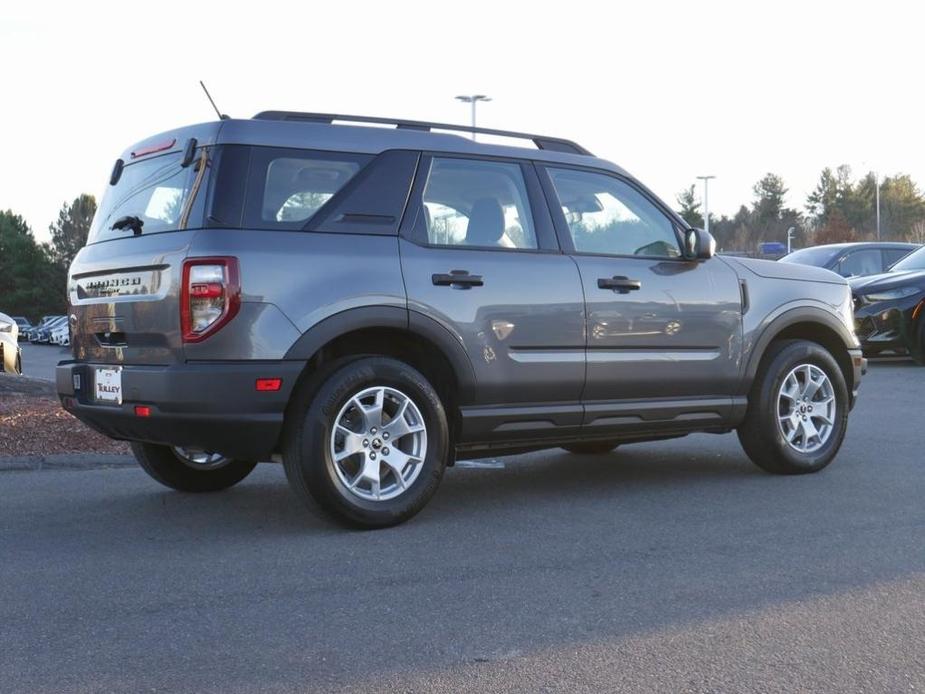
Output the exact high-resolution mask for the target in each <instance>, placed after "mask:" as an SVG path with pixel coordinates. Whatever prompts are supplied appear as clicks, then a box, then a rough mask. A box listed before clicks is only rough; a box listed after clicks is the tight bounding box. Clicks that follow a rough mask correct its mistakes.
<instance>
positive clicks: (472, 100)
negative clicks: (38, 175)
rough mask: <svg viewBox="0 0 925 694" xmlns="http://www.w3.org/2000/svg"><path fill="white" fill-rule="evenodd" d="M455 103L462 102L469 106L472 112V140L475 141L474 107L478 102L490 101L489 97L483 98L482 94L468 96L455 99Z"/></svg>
mask: <svg viewBox="0 0 925 694" xmlns="http://www.w3.org/2000/svg"><path fill="white" fill-rule="evenodd" d="M456 99H457V101H462V102H463V103H464V104H470V106H471V111H472V139H473V140H474V139H475V105H476V104H477V103H478V102H480V101H491V97H490V96H485V95H484V94H468V95H462V96H457V97H456Z"/></svg>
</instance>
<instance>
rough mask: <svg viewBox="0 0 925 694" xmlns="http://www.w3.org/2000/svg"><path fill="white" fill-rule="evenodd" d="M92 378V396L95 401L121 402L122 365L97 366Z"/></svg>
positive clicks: (116, 403)
mask: <svg viewBox="0 0 925 694" xmlns="http://www.w3.org/2000/svg"><path fill="white" fill-rule="evenodd" d="M95 371H96V373H95V377H94V379H93V396H94V398H95V399H96V401H97V402H111V403H113V404H115V405H121V404H122V367H121V366H98V367H97V368H96V370H95Z"/></svg>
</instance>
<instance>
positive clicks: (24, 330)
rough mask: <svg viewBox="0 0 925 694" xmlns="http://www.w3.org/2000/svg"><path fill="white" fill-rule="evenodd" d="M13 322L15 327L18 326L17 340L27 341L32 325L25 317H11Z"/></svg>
mask: <svg viewBox="0 0 925 694" xmlns="http://www.w3.org/2000/svg"><path fill="white" fill-rule="evenodd" d="M13 320H14V321H16V325H17V326H19V338H18V339H20V340H27V339H28V331H29V330H30V329H31V328H32V324H31V323H30V322H29V319H28V318H26V317H25V316H13Z"/></svg>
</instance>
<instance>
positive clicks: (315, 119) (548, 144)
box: [254, 111, 591, 156]
mask: <svg viewBox="0 0 925 694" xmlns="http://www.w3.org/2000/svg"><path fill="white" fill-rule="evenodd" d="M254 118H256V119H259V120H291V121H303V122H308V123H328V124H331V123H333V122H334V121H347V122H350V123H377V124H382V125H394V126H395V127H396V128H398V129H399V130H423V131H430V130H434V129H436V130H452V131H458V132H465V133H473V132H474V133H480V134H482V135H500V136H502V137H514V138H518V139H522V140H532V141H533V144H535V145H536V147H537V149H545V150H550V151H553V152H568V153H569V154H584V155H588V156H591V152H589V151H588V150H586V149H585V148H584V147H582V146H581V145H579V144H578V143H576V142H572V141H571V140H566V139H563V138H561V137H547V136H545V135H529V134H527V133H518V132H513V131H510V130H495V129H494V128H473V127H471V126H467V125H453V124H450V123H431V122H429V121H420V120H405V119H403V118H377V117H374V116H345V115H341V114H335V113H302V112H300V111H261V112H260V113H258V114H257V115H256V116H254Z"/></svg>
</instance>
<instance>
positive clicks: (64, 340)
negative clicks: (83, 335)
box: [49, 321, 71, 347]
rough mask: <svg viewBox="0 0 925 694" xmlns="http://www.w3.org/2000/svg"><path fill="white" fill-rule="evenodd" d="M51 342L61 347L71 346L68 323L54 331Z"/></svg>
mask: <svg viewBox="0 0 925 694" xmlns="http://www.w3.org/2000/svg"><path fill="white" fill-rule="evenodd" d="M49 342H51V344H53V345H61V346H62V347H67V346H68V345H70V344H71V331H70V329H69V327H68V324H67V322H66V321H65V323H64V324H63V325H60V326H58V327H57V328H55V329H54V330H52V332H51V337H50V338H49Z"/></svg>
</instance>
